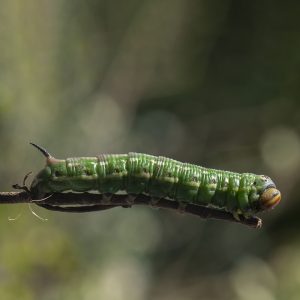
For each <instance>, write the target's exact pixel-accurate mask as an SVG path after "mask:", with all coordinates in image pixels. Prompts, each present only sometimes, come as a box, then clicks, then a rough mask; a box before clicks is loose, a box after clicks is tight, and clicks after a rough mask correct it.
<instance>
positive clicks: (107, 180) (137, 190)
mask: <svg viewBox="0 0 300 300" xmlns="http://www.w3.org/2000/svg"><path fill="white" fill-rule="evenodd" d="M269 187H275V184H274V183H273V181H272V180H271V179H270V178H269V177H267V176H264V175H255V174H251V173H234V172H229V171H222V170H214V169H208V168H204V167H200V166H196V165H193V164H188V163H182V162H178V161H175V160H173V159H169V158H166V157H162V156H152V155H147V154H141V153H133V152H131V153H129V154H107V155H100V156H98V157H78V158H67V159H66V160H59V159H55V158H53V157H49V158H47V165H46V166H45V168H44V169H42V170H41V171H40V172H39V173H38V174H37V176H36V177H35V178H34V180H33V181H32V184H31V187H30V191H31V193H32V195H33V197H34V199H41V198H43V197H45V195H47V194H51V193H55V192H64V191H68V190H71V191H75V192H87V191H91V190H96V191H99V192H100V193H112V194H114V193H117V192H119V191H125V192H126V193H128V194H133V195H138V194H141V193H143V194H146V195H149V196H150V197H153V198H157V199H159V198H170V199H172V200H174V201H177V202H179V203H183V204H187V203H191V204H197V205H202V206H209V207H214V208H217V209H222V210H226V211H229V212H232V213H233V214H243V215H244V216H246V217H247V216H248V217H249V216H252V215H254V214H255V213H257V212H259V211H261V210H263V208H262V205H260V204H261V203H260V196H261V194H262V193H263V191H264V190H265V189H266V188H269Z"/></svg>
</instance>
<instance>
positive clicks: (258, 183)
mask: <svg viewBox="0 0 300 300" xmlns="http://www.w3.org/2000/svg"><path fill="white" fill-rule="evenodd" d="M253 187H254V188H255V190H256V194H257V195H258V200H257V201H255V202H256V206H257V207H258V210H268V209H273V208H274V207H275V206H276V205H278V204H279V202H280V200H281V193H280V191H279V190H278V189H277V188H276V185H275V183H274V182H273V181H272V180H271V178H270V177H268V176H265V175H258V176H256V178H255V181H254V182H253Z"/></svg>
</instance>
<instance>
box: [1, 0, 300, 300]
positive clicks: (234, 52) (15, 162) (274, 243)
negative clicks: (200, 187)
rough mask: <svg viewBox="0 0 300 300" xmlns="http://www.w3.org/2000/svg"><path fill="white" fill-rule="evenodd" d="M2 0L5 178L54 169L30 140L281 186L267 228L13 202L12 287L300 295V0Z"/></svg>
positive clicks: (4, 218)
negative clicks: (149, 157)
mask: <svg viewBox="0 0 300 300" xmlns="http://www.w3.org/2000/svg"><path fill="white" fill-rule="evenodd" d="M0 3H1V10H0V138H1V143H0V145H1V147H0V154H1V158H2V159H1V164H0V178H1V180H0V190H1V191H9V190H11V189H12V188H11V185H12V184H14V183H21V182H22V179H23V177H24V175H25V174H26V173H27V172H29V171H33V172H34V173H36V172H37V171H38V170H39V169H41V168H42V167H43V166H44V158H43V157H42V156H41V155H40V153H38V152H37V151H36V150H35V149H33V148H32V147H31V146H30V145H29V141H33V142H35V143H38V144H41V145H43V146H44V147H46V148H47V149H48V150H49V151H50V153H52V154H53V155H55V156H56V157H60V158H64V157H72V156H92V155H96V154H99V153H124V152H128V151H136V152H145V153H150V154H154V155H158V154H159V155H165V156H168V157H172V158H174V159H177V160H181V161H186V162H191V163H195V164H199V165H203V166H207V167H213V168H219V169H228V170H232V171H237V172H253V173H258V174H267V175H269V176H271V177H272V178H273V179H274V181H275V182H276V183H277V185H278V187H279V189H280V190H281V192H282V195H283V200H282V203H281V204H280V206H279V207H277V208H276V209H275V210H274V211H272V212H270V213H265V214H263V215H262V217H263V220H264V226H263V228H262V229H261V230H254V229H249V228H246V227H243V226H241V225H238V224H229V223H226V222H222V221H211V220H210V221H205V220H201V219H200V218H197V217H195V216H188V215H180V214H177V213H176V212H171V211H164V210H155V209H152V208H149V207H133V208H131V209H123V208H116V209H112V210H111V211H106V212H99V213H89V214H80V215H74V214H64V213H54V212H49V211H46V210H43V209H39V208H36V207H33V209H34V210H35V212H36V213H38V214H39V215H40V216H41V217H44V218H48V221H47V222H43V221H40V220H39V219H38V218H36V217H35V216H33V215H32V214H31V213H30V210H29V209H28V206H27V205H2V206H1V208H0V298H1V299H5V300H10V299H12V300H13V299H22V300H32V299H39V300H40V299H41V300H44V299H45V300H52V299H66V300H67V299H85V300H93V299H109V300H110V299H112V300H123V299H131V300H150V299H157V300H169V299H172V300H179V299H191V300H194V299H208V300H214V299H216V300H218V299H220V300H221V299H222V300H227V299H228V300H229V299H230V300H232V299H233V300H238V299H241V300H248V299H256V300H275V299H292V300H293V299H295V300H296V299H299V295H300V254H299V253H300V235H299V229H300V228H299V225H300V217H299V214H300V201H299V200H300V199H299V191H298V187H299V184H300V181H299V167H300V135H299V130H300V122H299V121H300V104H299V97H300V85H299V83H300V68H299V67H300V18H299V12H300V3H297V1H291V2H287V3H285V2H283V1H268V0H260V1H257V0H254V1H238V0H222V1H217V0H197V1H196V0H159V1H158V0H143V1H140V0H127V1H121V0H98V1H94V0H86V1H80V0H73V1H68V0H53V1H37V0H28V1H21V0H13V1H9V0H1V1H0ZM19 213H21V217H20V218H18V219H17V220H16V221H8V218H9V217H16V216H17V215H18V214H19Z"/></svg>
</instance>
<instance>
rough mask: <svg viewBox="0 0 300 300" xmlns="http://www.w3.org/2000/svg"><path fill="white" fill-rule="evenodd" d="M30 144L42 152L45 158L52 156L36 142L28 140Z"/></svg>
mask: <svg viewBox="0 0 300 300" xmlns="http://www.w3.org/2000/svg"><path fill="white" fill-rule="evenodd" d="M30 144H31V145H32V146H33V147H35V148H37V149H38V150H40V151H41V152H42V153H43V155H44V156H45V157H47V158H49V157H52V156H51V154H50V153H49V152H48V151H47V150H46V149H45V148H43V147H41V146H39V145H37V144H34V143H31V142H30Z"/></svg>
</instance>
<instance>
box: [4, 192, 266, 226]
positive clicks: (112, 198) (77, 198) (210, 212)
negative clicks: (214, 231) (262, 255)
mask: <svg viewBox="0 0 300 300" xmlns="http://www.w3.org/2000/svg"><path fill="white" fill-rule="evenodd" d="M16 203H35V204H37V205H39V206H41V207H44V208H46V209H49V210H55V211H63V212H78V213H79V212H88V211H99V210H106V209H111V208H114V207H131V206H132V205H150V206H152V207H157V208H166V209H171V210H177V211H179V212H184V213H188V214H192V215H196V216H199V217H201V218H204V219H218V220H227V221H231V222H235V223H240V224H243V225H247V226H250V227H253V228H260V227H261V226H262V221H261V219H259V218H257V217H250V218H247V219H246V218H244V217H243V216H240V220H237V219H236V218H234V216H233V215H232V214H231V213H230V212H226V211H223V210H219V209H214V208H210V207H204V206H199V205H194V204H186V205H182V204H180V203H178V202H176V201H172V200H169V199H152V198H150V197H149V196H146V195H142V194H141V195H116V194H92V193H54V194H53V195H51V196H50V197H46V198H44V199H42V200H32V198H31V195H30V194H29V193H27V192H25V191H23V192H1V193H0V204H16Z"/></svg>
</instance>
